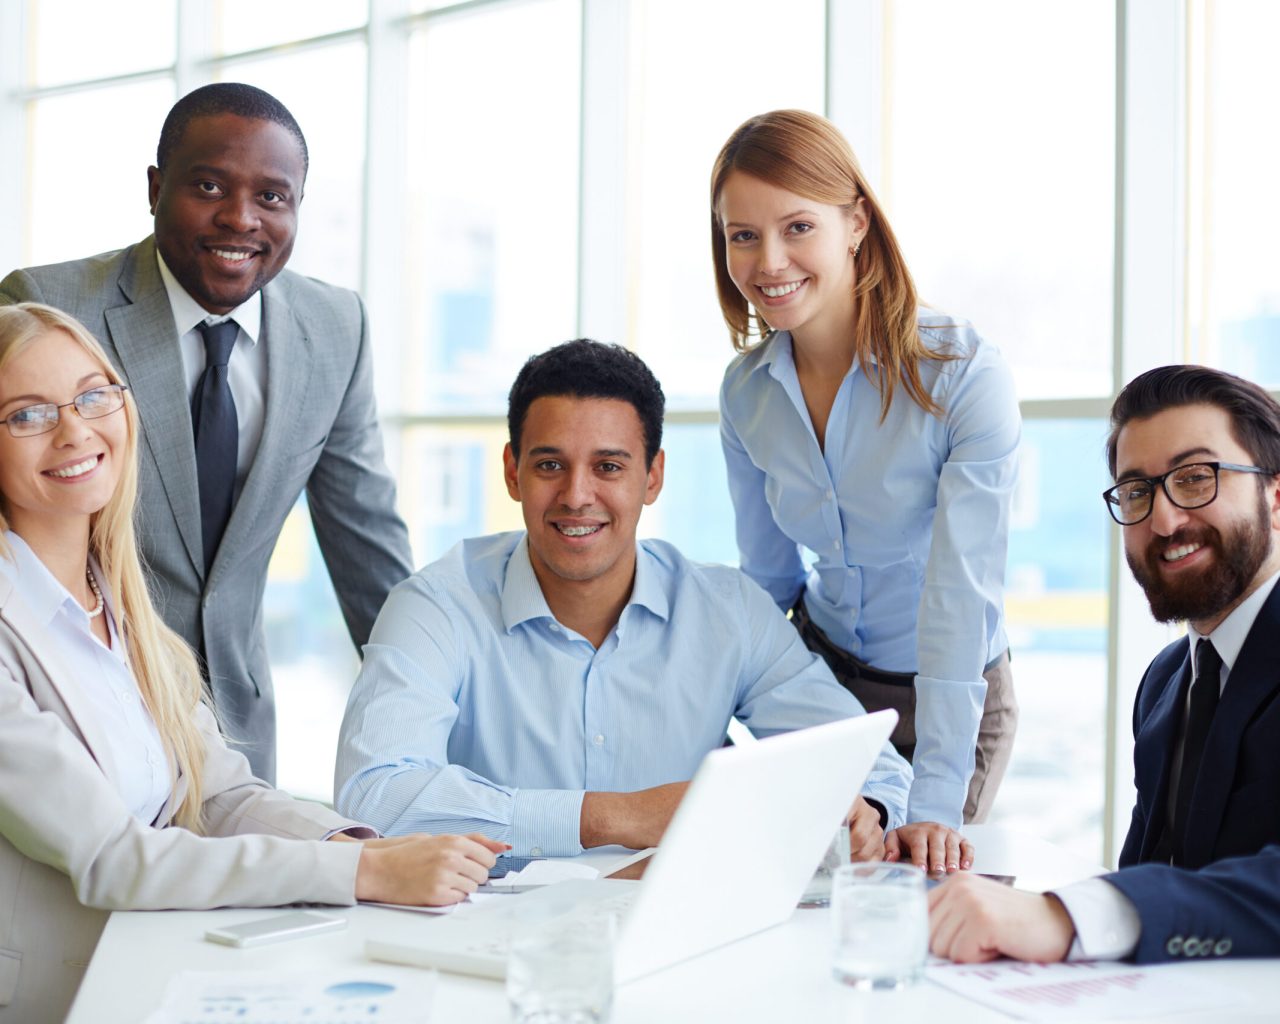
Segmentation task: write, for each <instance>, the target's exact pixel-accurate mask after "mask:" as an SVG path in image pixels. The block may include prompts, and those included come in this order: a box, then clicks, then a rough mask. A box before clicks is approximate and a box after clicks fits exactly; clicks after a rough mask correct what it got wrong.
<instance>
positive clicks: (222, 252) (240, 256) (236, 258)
mask: <svg viewBox="0 0 1280 1024" xmlns="http://www.w3.org/2000/svg"><path fill="white" fill-rule="evenodd" d="M213 254H214V255H215V256H218V257H220V258H222V259H224V260H230V261H231V262H232V263H239V262H240V261H241V260H247V259H248V258H249V257H250V256H252V255H253V253H251V252H231V251H230V250H228V249H214V250H213Z"/></svg>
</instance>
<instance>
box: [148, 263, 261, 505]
mask: <svg viewBox="0 0 1280 1024" xmlns="http://www.w3.org/2000/svg"><path fill="white" fill-rule="evenodd" d="M156 262H157V263H158V264H159V265H160V278H161V280H163V281H164V289H165V292H166V293H168V296H169V308H170V309H172V310H173V322H174V324H175V325H176V326H177V328H178V342H179V349H180V350H181V352H182V370H183V375H184V377H185V378H186V382H187V402H188V403H190V401H191V397H192V395H194V394H195V390H196V384H197V383H199V381H200V374H202V373H204V368H205V362H206V360H205V348H204V337H203V335H201V333H200V331H199V327H200V325H201V324H202V323H204V322H206V321H208V322H210V323H221V322H223V321H224V320H234V321H235V322H236V325H237V326H238V327H239V328H240V333H239V334H238V335H237V336H236V344H235V348H234V349H233V350H232V353H231V361H230V362H229V363H228V364H227V373H228V378H229V380H230V383H231V396H232V397H233V398H234V399H235V403H236V420H237V423H238V425H239V429H240V443H239V446H238V448H237V451H236V491H235V495H234V497H233V500H235V499H238V498H239V497H240V490H241V489H242V488H243V487H244V481H245V478H246V477H247V476H248V475H249V470H250V469H251V468H252V467H253V460H254V457H255V456H256V455H257V454H258V443H259V442H260V441H261V440H262V422H263V417H264V416H265V412H266V393H267V352H266V347H265V346H263V345H259V344H258V341H259V339H260V338H261V335H262V292H261V290H259V291H256V292H254V293H253V295H252V296H250V298H249V299H248V300H246V301H245V302H244V303H243V304H242V305H240V306H237V307H236V308H235V309H233V310H232V311H231V312H230V313H228V314H226V315H225V316H217V315H214V314H212V313H210V312H209V311H208V310H207V309H205V308H204V307H203V306H201V305H200V303H198V302H197V301H196V300H195V299H193V298H192V297H191V295H190V293H188V291H187V290H186V289H185V288H183V287H182V285H181V284H179V283H178V279H177V278H176V277H174V276H173V272H172V271H171V270H170V269H169V268H168V266H167V265H166V264H165V262H164V257H162V256H161V255H160V250H159V249H157V250H156Z"/></svg>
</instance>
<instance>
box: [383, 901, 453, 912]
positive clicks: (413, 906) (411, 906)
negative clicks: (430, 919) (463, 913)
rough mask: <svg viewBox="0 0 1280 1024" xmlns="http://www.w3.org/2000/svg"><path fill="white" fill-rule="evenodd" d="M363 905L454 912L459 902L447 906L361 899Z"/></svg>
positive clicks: (392, 908) (415, 910)
mask: <svg viewBox="0 0 1280 1024" xmlns="http://www.w3.org/2000/svg"><path fill="white" fill-rule="evenodd" d="M359 902H360V906H362V907H386V908H387V909H388V910H409V911H412V912H413V913H415V914H452V913H453V912H454V910H456V909H457V907H458V904H456V903H450V904H449V905H448V906H447V907H420V906H417V905H416V904H412V903H377V902H375V901H374V900H360V901H359Z"/></svg>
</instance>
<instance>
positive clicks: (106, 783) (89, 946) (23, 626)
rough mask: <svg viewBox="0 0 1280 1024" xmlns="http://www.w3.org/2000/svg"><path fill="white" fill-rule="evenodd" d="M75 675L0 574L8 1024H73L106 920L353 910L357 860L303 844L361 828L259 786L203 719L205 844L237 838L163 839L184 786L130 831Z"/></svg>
mask: <svg viewBox="0 0 1280 1024" xmlns="http://www.w3.org/2000/svg"><path fill="white" fill-rule="evenodd" d="M68 672H69V670H68V669H67V668H66V666H65V665H64V664H63V663H62V662H61V661H60V660H59V656H58V649H57V645H56V643H55V641H54V639H53V637H52V635H51V634H50V632H49V631H48V629H47V628H46V627H45V625H44V624H42V623H41V622H40V621H39V620H38V618H37V617H36V616H35V615H34V614H32V612H31V610H30V609H29V608H28V607H27V605H26V603H25V602H24V601H22V599H21V595H20V594H18V593H17V592H16V591H15V590H14V587H13V583H12V581H10V580H9V578H8V577H7V576H5V575H3V574H0V1024H18V1022H22V1024H37V1022H44V1021H50V1022H56V1021H60V1020H62V1019H63V1016H64V1015H65V1014H66V1012H67V1009H68V1007H69V1006H70V1004H71V999H72V996H74V994H75V990H76V986H77V985H78V984H79V983H80V978H81V976H82V974H83V969H84V965H85V964H86V963H87V962H88V959H89V957H90V956H91V955H92V953H93V949H94V946H95V945H96V944H97V941H98V936H99V935H100V934H101V932H102V928H103V926H104V925H105V924H106V920H107V911H109V910H115V909H133V910H156V909H177V908H186V909H193V910H195V909H205V908H208V907H219V906H232V905H234V906H276V905H279V904H283V903H293V902H299V901H307V902H316V903H339V904H349V903H351V902H353V901H354V898H355V875H356V865H357V862H358V861H359V858H360V850H361V847H360V846H358V845H357V844H355V843H319V842H298V841H297V840H298V839H319V838H321V837H323V836H324V835H325V834H326V833H328V832H331V831H333V830H335V829H340V828H345V827H348V826H350V825H351V824H352V822H350V821H348V820H347V819H345V818H341V817H339V816H338V815H336V814H334V813H333V812H332V811H330V810H328V809H327V808H325V807H323V806H321V805H319V804H310V803H305V802H303V801H297V800H291V799H289V798H288V797H287V796H285V795H284V794H283V793H279V792H277V791H276V790H273V789H271V788H269V787H267V786H265V785H264V784H263V783H262V782H260V781H259V780H258V779H255V778H254V777H253V776H252V775H251V774H250V771H249V765H248V763H247V762H246V761H245V759H244V757H243V756H242V755H240V754H238V753H235V752H234V751H231V750H228V749H227V746H226V745H225V744H224V743H223V742H222V740H221V738H220V737H219V736H218V732H217V728H216V726H215V725H214V721H213V716H212V714H210V713H209V711H208V710H207V709H205V708H202V709H201V711H200V721H201V726H202V728H203V730H204V733H205V758H206V760H205V768H204V775H203V781H204V805H203V809H204V817H205V829H206V832H207V834H208V835H210V836H222V837H228V838H222V839H217V840H211V839H208V838H202V837H200V836H197V835H195V834H193V833H191V832H188V831H186V830H185V829H181V828H166V827H164V826H165V825H167V824H168V822H169V820H170V818H171V817H172V814H173V812H174V809H175V808H176V806H177V805H178V803H180V802H181V800H182V796H183V794H184V793H185V792H186V781H185V779H182V778H179V780H178V784H177V786H176V787H175V789H174V792H173V794H172V795H171V797H170V799H169V803H168V804H167V805H166V806H165V807H164V809H163V810H162V811H161V812H160V815H159V816H158V817H157V819H156V821H155V823H154V826H155V827H151V826H148V825H145V824H143V823H142V822H140V821H138V820H137V819H136V818H134V817H133V816H132V815H131V814H130V813H129V810H128V808H126V807H125V805H124V803H123V802H122V801H121V799H120V796H119V792H118V789H117V785H116V783H115V781H114V780H113V779H112V778H110V777H109V775H108V771H109V768H105V767H103V766H101V765H99V763H98V761H97V760H96V758H95V753H94V752H95V749H96V750H101V749H103V748H104V745H105V742H106V737H105V735H104V734H103V733H102V729H101V726H100V725H99V724H98V722H97V721H96V720H95V719H94V716H93V710H92V707H91V706H90V705H88V704H86V702H85V698H84V695H83V692H82V691H81V690H80V689H79V688H78V687H76V686H72V685H69V682H70V680H69V678H68ZM110 763H111V762H110V759H105V760H104V764H107V765H109V764H110Z"/></svg>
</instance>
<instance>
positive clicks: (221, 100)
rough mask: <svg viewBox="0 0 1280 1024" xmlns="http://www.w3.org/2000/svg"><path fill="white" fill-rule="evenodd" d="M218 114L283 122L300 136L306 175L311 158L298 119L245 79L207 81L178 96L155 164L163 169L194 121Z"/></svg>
mask: <svg viewBox="0 0 1280 1024" xmlns="http://www.w3.org/2000/svg"><path fill="white" fill-rule="evenodd" d="M217 114H235V115H236V116H237V117H248V118H252V119H254V120H257V121H273V122H274V123H276V124H278V125H280V127H281V128H284V129H285V130H286V131H287V132H289V134H290V135H292V136H293V137H294V138H295V139H297V140H298V147H299V148H300V149H301V150H302V176H303V178H305V177H306V176H307V168H308V167H309V166H310V162H309V161H310V158H309V156H308V154H307V140H306V138H305V137H303V134H302V129H301V128H299V127H298V122H297V121H295V120H294V119H293V115H292V114H291V113H289V109H288V108H287V107H286V106H285V105H284V104H283V103H281V102H280V101H279V100H278V99H276V98H275V97H274V96H272V95H271V93H269V92H265V91H263V90H262V89H259V88H258V87H257V86H253V85H245V84H244V83H243V82H215V83H214V84H213V85H204V86H201V87H200V88H199V89H193V90H192V91H191V92H189V93H187V94H186V95H185V96H183V97H182V99H180V100H178V102H177V103H175V104H174V105H173V109H172V110H170V111H169V116H168V117H166V118H165V119H164V125H163V127H161V129H160V144H159V145H158V146H156V167H158V168H159V169H160V170H162V171H163V170H164V165H165V164H166V163H167V162H168V160H169V157H171V156H172V155H173V151H174V150H175V149H177V148H178V144H179V143H181V142H182V137H183V136H184V135H185V134H186V133H187V127H188V126H189V125H190V124H191V122H192V121H194V120H195V119H196V118H199V117H213V116H215V115H217Z"/></svg>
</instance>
